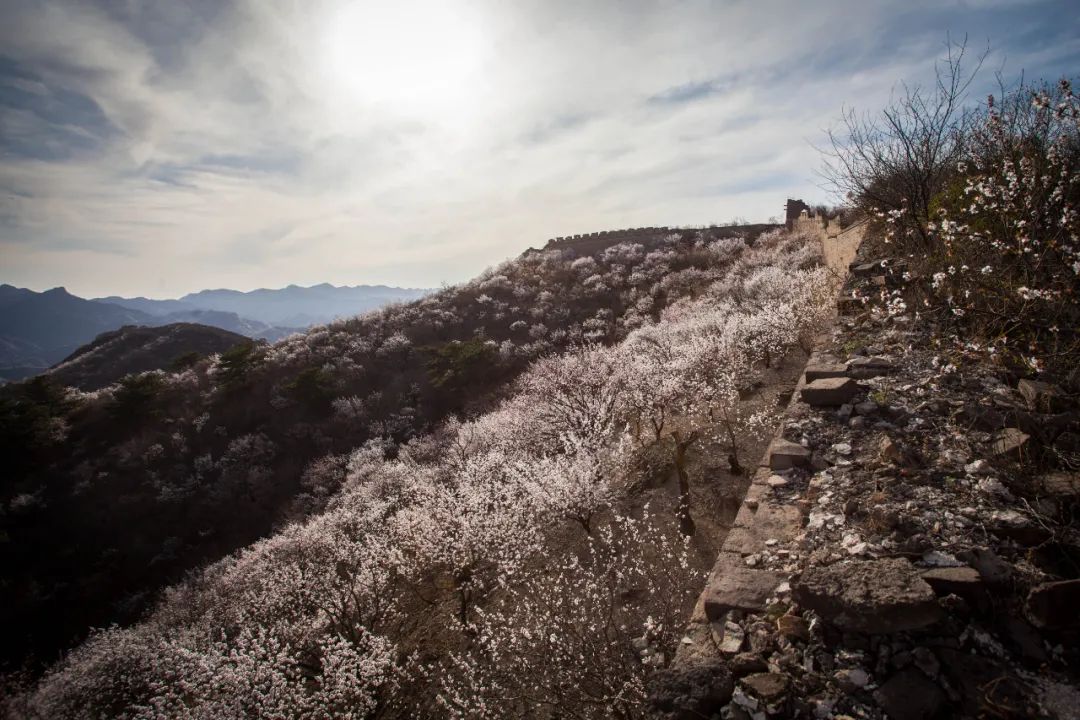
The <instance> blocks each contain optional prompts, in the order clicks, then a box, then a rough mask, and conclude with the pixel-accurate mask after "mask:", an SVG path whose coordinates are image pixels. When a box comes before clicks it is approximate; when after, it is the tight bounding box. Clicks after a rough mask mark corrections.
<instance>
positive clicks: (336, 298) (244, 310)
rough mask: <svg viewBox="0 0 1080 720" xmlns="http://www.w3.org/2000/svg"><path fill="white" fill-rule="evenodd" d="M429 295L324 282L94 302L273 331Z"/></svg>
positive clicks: (384, 287) (323, 321)
mask: <svg viewBox="0 0 1080 720" xmlns="http://www.w3.org/2000/svg"><path fill="white" fill-rule="evenodd" d="M428 292H430V291H429V290H424V289H414V288H396V287H386V286H385V285H356V286H353V287H349V286H347V285H346V286H342V287H335V286H334V285H330V284H329V283H323V284H321V285H313V286H311V287H306V288H305V287H299V286H298V285H289V286H288V287H284V288H281V289H279V290H267V289H265V288H261V289H259V290H251V291H249V292H240V291H238V290H202V291H200V292H197V293H190V294H188V295H185V296H183V297H182V298H180V299H179V300H150V299H148V298H144V297H138V298H122V297H115V296H113V297H105V298H97V299H96V302H104V303H110V304H112V305H119V306H121V307H125V308H128V309H131V310H139V311H141V312H144V313H147V314H149V315H154V316H164V315H173V314H176V313H181V312H189V313H190V312H198V311H204V310H213V311H217V312H228V313H236V314H237V315H238V316H240V317H242V318H247V319H250V320H256V321H258V322H261V323H265V324H266V325H270V326H278V327H289V328H306V327H310V326H312V325H320V324H323V323H328V322H330V321H332V320H335V319H337V318H341V317H352V316H353V315H359V314H360V313H363V312H367V311H368V310H374V309H376V308H380V307H382V306H383V305H388V304H390V303H394V302H401V301H407V300H415V299H416V298H418V297H420V296H421V295H425V294H426V293H428ZM199 322H205V321H199ZM207 324H210V325H213V324H215V323H207ZM219 327H221V326H219Z"/></svg>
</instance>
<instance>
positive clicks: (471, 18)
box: [323, 0, 483, 112]
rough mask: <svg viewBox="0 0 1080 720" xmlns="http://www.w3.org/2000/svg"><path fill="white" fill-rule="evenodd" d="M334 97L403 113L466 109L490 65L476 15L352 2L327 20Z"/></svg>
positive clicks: (409, 3)
mask: <svg viewBox="0 0 1080 720" xmlns="http://www.w3.org/2000/svg"><path fill="white" fill-rule="evenodd" d="M323 53H324V57H323V59H324V65H325V73H326V79H327V80H328V85H329V88H328V89H329V92H330V93H340V94H341V95H342V97H338V98H336V99H337V100H345V101H348V102H349V103H357V104H361V105H364V106H384V107H386V108H388V109H392V110H397V111H401V112H413V111H426V110H436V109H438V110H443V111H452V110H453V108H455V107H458V108H462V109H463V108H464V107H465V106H466V105H467V104H468V103H469V102H470V101H471V99H472V97H473V95H474V91H475V89H476V84H477V83H478V75H479V71H480V69H481V64H482V61H483V34H482V32H481V30H480V28H479V26H478V25H477V18H476V17H475V14H474V13H471V12H468V8H465V7H462V6H461V5H460V4H458V3H453V2H446V1H445V0H444V1H439V0H398V1H396V2H385V3H383V2H379V3H375V2H345V3H343V4H342V5H341V6H339V7H338V8H337V9H336V10H335V11H334V12H332V13H331V14H330V16H329V18H328V26H327V29H326V34H325V39H324V45H323Z"/></svg>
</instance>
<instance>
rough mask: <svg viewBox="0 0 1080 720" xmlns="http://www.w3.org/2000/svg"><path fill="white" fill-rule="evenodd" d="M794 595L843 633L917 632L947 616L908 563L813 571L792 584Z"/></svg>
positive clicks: (865, 562)
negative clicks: (842, 630)
mask: <svg viewBox="0 0 1080 720" xmlns="http://www.w3.org/2000/svg"><path fill="white" fill-rule="evenodd" d="M792 593H793V597H794V598H795V601H796V602H798V603H799V604H800V605H801V606H803V607H807V608H810V609H812V610H815V611H817V612H818V613H820V614H821V615H822V617H824V618H825V619H826V620H828V621H829V622H831V623H832V624H833V625H835V626H836V627H839V628H841V629H844V630H854V631H858V632H865V633H892V632H899V631H901V630H914V629H918V628H922V627H926V626H927V625H932V624H933V623H935V622H937V621H938V620H939V619H940V618H941V616H942V612H941V608H940V607H938V604H937V601H936V598H935V596H934V591H933V590H932V589H931V588H930V586H929V585H927V584H926V582H925V581H924V580H923V579H922V578H921V577H919V573H918V570H916V569H915V567H914V566H913V565H912V564H911V562H910V561H908V560H906V559H903V558H887V559H881V560H861V561H853V562H848V563H837V564H835V565H829V566H827V567H814V568H810V569H809V570H806V571H805V572H803V573H802V575H800V576H799V578H798V580H797V581H795V582H793V583H792Z"/></svg>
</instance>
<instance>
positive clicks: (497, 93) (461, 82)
mask: <svg viewBox="0 0 1080 720" xmlns="http://www.w3.org/2000/svg"><path fill="white" fill-rule="evenodd" d="M348 1H349V0H313V1H312V2H308V3H293V2H286V1H285V0H233V1H232V2H220V1H218V0H198V1H197V2H194V1H193V2H189V3H176V2H171V1H169V0H150V1H147V2H139V3H132V2H126V1H125V0H96V1H94V2H90V1H88V0H68V1H64V2H61V1H59V0H54V1H52V2H31V1H30V0H15V2H12V3H9V4H8V5H9V6H10V7H5V12H6V16H7V17H6V20H5V23H4V24H3V26H0V47H2V48H3V51H2V52H3V56H2V58H0V254H2V257H3V260H2V264H0V271H2V274H3V275H4V277H3V278H2V279H3V280H5V281H7V282H15V283H16V284H23V285H29V286H33V287H38V288H41V287H51V286H55V285H59V284H63V285H66V286H67V287H69V288H70V289H72V291H74V292H83V293H85V294H87V295H106V294H114V293H124V294H142V295H150V296H155V295H156V296H169V295H172V296H175V295H180V294H183V293H185V292H188V291H191V290H197V289H200V288H203V287H217V286H232V287H236V288H239V289H247V288H252V287H259V286H274V285H286V284H289V283H293V282H296V283H301V284H313V283H318V282H323V281H330V282H335V283H349V284H355V283H358V282H373V283H374V282H379V283H388V284H401V285H409V286H425V285H426V286H433V285H438V284H439V283H440V282H441V281H458V280H462V279H465V278H467V277H470V276H472V275H474V274H475V273H476V272H477V271H478V270H480V269H482V268H483V267H485V266H487V265H491V264H494V263H497V262H499V261H500V260H502V259H504V258H506V257H511V256H513V255H516V254H518V253H519V252H521V251H522V250H523V249H525V248H526V247H528V246H530V245H532V246H537V245H540V244H542V243H543V242H544V241H545V240H546V238H548V237H552V236H555V235H562V234H567V233H575V232H588V231H591V230H597V229H605V228H617V227H626V226H640V225H652V224H694V223H708V222H714V221H722V220H726V219H728V218H730V217H732V216H735V215H739V216H744V217H749V218H753V219H764V218H766V217H768V216H770V215H776V214H778V213H779V212H780V210H781V207H782V204H783V201H784V198H785V197H787V196H789V195H790V196H800V195H801V196H804V197H806V199H808V200H820V199H824V194H823V193H822V191H820V190H819V189H818V188H817V187H816V185H815V180H814V174H813V170H814V168H815V167H816V165H817V164H818V158H817V156H816V152H815V151H814V150H813V148H812V147H811V145H810V141H811V140H817V139H819V138H820V136H821V133H820V131H821V129H822V128H823V127H825V126H826V125H829V124H830V123H831V122H832V121H833V120H834V119H835V118H836V117H837V116H838V114H839V111H840V109H841V106H843V105H845V104H847V105H851V104H855V105H857V106H859V107H865V108H868V109H873V108H875V107H878V106H880V105H881V104H882V103H883V102H884V101H885V100H887V98H888V95H889V92H890V90H891V89H892V88H893V86H894V84H895V83H896V82H897V81H898V80H901V79H904V80H908V81H915V82H919V81H923V82H925V81H926V80H927V79H928V78H930V77H931V74H932V72H933V60H934V58H935V57H937V56H939V55H940V54H941V52H942V50H943V43H944V41H945V32H946V31H948V32H951V33H952V34H953V36H954V37H962V36H963V34H964V33H968V34H969V35H970V37H971V38H972V44H973V45H976V46H977V45H981V44H982V42H983V39H984V38H989V39H990V41H991V42H992V44H993V45H994V47H995V49H996V51H997V55H996V56H995V58H996V59H995V62H998V61H1000V59H1001V58H1005V59H1007V69H1009V70H1019V69H1021V68H1023V69H1024V70H1025V71H1027V73H1028V75H1029V77H1030V76H1031V75H1032V74H1035V75H1043V76H1050V77H1052V76H1054V75H1057V74H1060V73H1062V72H1067V71H1071V69H1072V68H1073V67H1075V66H1076V61H1077V60H1078V59H1080V42H1078V41H1077V37H1078V35H1077V33H1076V29H1077V27H1076V23H1077V20H1076V19H1075V17H1074V15H1075V13H1073V12H1071V9H1070V7H1069V3H1065V2H1049V1H1047V2H1022V3H1020V2H1017V3H1011V2H978V3H972V2H970V1H969V2H953V3H938V2H931V1H930V0H920V1H919V2H906V3H865V2H854V1H848V0H834V1H833V2H827V3H819V4H817V5H815V7H814V11H813V12H812V13H807V12H806V11H805V6H804V5H802V4H799V3H796V2H794V0H787V1H785V2H780V1H777V2H745V1H734V2H727V3H715V2H709V1H707V0H672V1H671V2H665V3H643V2H636V1H633V2H616V1H615V0H604V1H598V2H590V3H576V4H569V5H568V4H554V3H550V2H545V1H541V0H528V1H526V2H520V3H497V2H495V1H494V0H446V2H440V3H439V5H438V8H439V12H438V13H435V12H434V7H435V6H434V5H432V3H435V2H436V0H402V3H404V5H405V6H407V7H406V9H407V12H408V13H410V15H409V17H412V18H415V20H414V21H410V22H415V23H418V24H417V25H415V26H406V27H404V28H401V27H397V28H395V27H394V26H393V23H392V22H391V20H388V19H387V18H391V19H392V16H390V15H387V16H385V17H382V16H380V15H379V11H378V5H377V4H372V3H366V4H364V5H363V7H365V8H374V9H373V10H370V12H371V13H373V14H371V15H370V16H369V15H365V12H368V11H365V10H357V11H349V12H343V11H342V4H343V3H346V2H348ZM446 3H450V5H449V7H450V8H451V11H450V14H447V11H446V7H448V5H447V4H446ZM399 5H401V3H399ZM396 7H397V6H396ZM425 11H429V12H425ZM380 17H382V19H383V20H386V22H385V23H384V24H383V25H380V26H379V27H380V28H383V27H384V26H385V27H386V30H385V32H387V33H390V35H389V36H388V37H389V38H391V40H392V42H385V41H386V38H383V37H381V36H378V35H376V36H372V35H370V33H369V34H367V35H364V32H368V31H367V30H366V29H364V32H356V33H355V35H356V37H368V38H369V42H374V40H377V41H378V46H379V47H380V48H383V50H382V51H381V52H382V53H383V54H384V55H386V56H387V57H389V58H392V59H394V63H396V64H397V66H395V64H394V63H389V62H382V60H385V59H386V58H379V57H377V56H376V57H373V56H372V55H370V54H366V51H365V48H363V47H354V46H352V45H350V44H349V39H350V38H351V37H353V34H352V33H350V31H349V28H348V27H345V28H342V27H336V26H335V24H338V25H340V23H343V22H356V23H363V22H366V21H367V20H371V21H372V22H374V21H376V20H379V19H380ZM425 18H427V19H434V20H433V21H432V22H434V23H436V24H431V23H429V24H428V25H426V26H425V25H423V23H424V22H425ZM387 23H389V25H387ZM444 25H445V27H443V26H444ZM361 29H363V28H361ZM379 32H383V31H382V30H380V31H379ZM455 32H457V33H458V34H457V35H454V36H453V37H450V38H446V37H443V36H442V35H441V33H450V34H452V33H455ZM394 33H398V34H396V35H395V34H394ZM459 36H460V37H459ZM342 37H344V38H345V40H344V41H341V40H340V38H342ZM334 38H338V40H334ZM420 39H423V41H424V42H420ZM333 42H338V43H341V42H344V45H343V46H342V47H339V48H338V50H337V51H336V52H335V53H330V52H328V49H327V48H328V45H329V44H333ZM462 42H467V43H468V44H469V48H468V50H469V58H470V60H469V62H468V63H464V62H457V63H456V64H454V65H453V68H452V69H453V71H454V73H453V74H451V73H450V72H449V69H448V68H447V67H444V66H445V65H446V63H445V60H446V58H445V55H446V54H447V53H449V52H451V51H452V50H453V49H454V48H462V45H461V43H462ZM399 43H400V45H399ZM410 43H412V44H411V45H410ZM455 43H457V44H456V45H455ZM342 48H343V49H342ZM402 48H403V49H402ZM447 48H449V50H448V49H447ZM438 52H441V53H443V55H444V57H440V56H439V55H438ZM343 53H344V54H343ZM425 53H427V54H425ZM335 58H336V59H335ZM343 58H344V59H343ZM335 63H336V64H335ZM403 64H407V65H408V67H407V68H405V67H403V66H402V65H403ZM405 70H407V71H408V72H405ZM395 72H396V73H397V74H396V75H395ZM421 72H429V73H430V77H423V82H422V86H423V87H427V88H435V89H437V90H438V92H434V91H429V92H426V93H425V96H424V97H419V98H418V97H416V93H412V92H410V91H409V88H407V87H406V88H396V87H395V85H394V82H395V78H398V79H409V80H410V82H413V83H416V82H418V80H417V79H418V78H420V77H421V75H418V73H421ZM440 72H444V73H445V75H440V74H439V73H440ZM443 81H445V82H443ZM439 82H443V84H442V85H440V84H439ZM433 83H434V84H433ZM399 84H400V83H399ZM979 92H980V93H981V92H982V90H981V88H980V89H979ZM973 96H975V97H977V96H978V95H977V94H976V93H973Z"/></svg>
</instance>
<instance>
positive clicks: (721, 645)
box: [652, 210, 866, 720]
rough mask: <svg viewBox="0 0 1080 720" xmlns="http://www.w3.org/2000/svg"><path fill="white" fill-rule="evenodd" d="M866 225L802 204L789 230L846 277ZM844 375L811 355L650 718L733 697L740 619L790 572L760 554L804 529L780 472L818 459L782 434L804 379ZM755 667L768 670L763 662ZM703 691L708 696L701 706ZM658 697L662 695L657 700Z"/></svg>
mask: <svg viewBox="0 0 1080 720" xmlns="http://www.w3.org/2000/svg"><path fill="white" fill-rule="evenodd" d="M865 227H866V226H865V223H864V222H858V223H855V224H854V225H852V226H850V227H847V228H841V227H840V224H839V222H838V221H836V220H832V221H830V220H827V219H825V218H820V217H812V216H810V214H809V213H808V212H807V211H806V210H803V211H802V212H801V214H800V216H799V218H798V219H796V220H795V221H794V223H793V227H792V229H793V230H795V231H802V232H807V233H810V234H812V235H816V236H817V237H818V238H819V239H820V241H821V243H822V249H823V252H824V258H825V264H826V265H827V266H828V267H829V268H830V269H831V270H833V271H834V272H836V273H837V274H838V275H839V276H840V277H841V278H846V277H847V275H848V269H849V266H850V264H851V263H852V262H853V261H854V259H855V256H856V251H857V250H858V247H859V243H860V242H861V241H862V239H863V235H864V233H865ZM847 375H848V371H847V369H846V368H845V367H844V366H842V365H839V364H838V363H837V361H836V360H835V359H834V358H832V357H827V356H822V355H821V354H820V353H819V352H817V351H815V352H813V353H812V354H811V355H810V357H809V359H808V361H807V366H806V368H805V369H804V372H803V373H802V375H801V377H800V379H799V381H798V384H797V385H796V387H795V391H794V393H793V395H792V399H791V401H790V404H789V405H788V407H787V409H786V410H785V411H784V413H783V415H782V417H781V420H780V425H779V429H778V430H777V432H776V435H775V436H774V439H773V441H772V442H771V444H770V445H769V447H768V448H767V449H766V451H765V454H764V456H763V457H762V458H761V460H760V462H759V464H758V466H757V467H756V468H755V470H754V473H753V479H752V481H751V483H750V486H749V488H748V489H747V492H746V495H745V497H744V498H743V502H742V504H741V506H740V508H739V511H738V514H737V515H736V517H735V521H734V523H733V525H732V528H731V530H730V531H729V532H728V535H727V537H726V538H725V540H724V543H723V545H722V546H721V549H720V552H719V555H718V557H717V559H716V562H715V564H714V565H713V568H712V571H711V572H710V574H709V577H708V580H707V582H706V585H705V589H704V590H703V591H702V593H701V595H700V596H699V598H698V601H697V603H696V605H695V607H694V610H693V612H692V614H691V617H690V621H689V623H688V624H687V627H686V631H685V636H684V637H683V640H682V642H681V643H680V645H679V648H678V650H677V653H676V657H675V660H674V661H673V663H672V666H671V668H670V669H669V670H665V671H662V672H660V673H657V676H656V677H655V678H654V680H653V688H652V702H653V713H654V715H655V717H657V718H664V719H665V720H676V719H677V718H683V717H698V716H699V715H698V714H696V713H699V712H700V713H701V715H700V716H701V717H708V716H710V714H711V713H713V712H716V713H719V710H720V707H719V706H716V707H713V706H711V705H710V702H711V701H710V700H708V698H709V697H712V696H714V695H715V696H716V697H717V699H719V697H722V696H724V695H726V694H727V697H728V698H730V695H729V694H728V693H730V688H731V686H732V679H733V675H734V670H733V668H732V667H731V665H732V659H733V657H734V656H736V655H738V654H739V652H740V650H741V649H742V648H744V647H746V645H747V644H748V641H747V637H746V633H745V630H744V628H743V627H742V626H741V625H739V624H738V621H740V620H741V619H743V618H744V617H746V616H747V615H748V614H750V615H753V614H757V613H763V612H765V611H766V609H767V607H768V606H769V604H770V601H771V600H773V601H774V600H775V598H776V596H777V594H778V593H781V594H784V593H787V592H789V588H788V580H789V573H785V572H783V571H778V570H777V569H776V568H770V569H766V568H764V567H762V566H761V565H760V564H759V562H758V561H757V558H758V557H760V556H763V555H765V554H767V553H769V552H770V551H772V550H774V549H777V548H785V547H789V546H791V545H793V544H794V543H795V541H796V539H797V538H798V537H799V536H800V535H801V534H802V533H803V532H804V528H805V526H806V522H807V515H808V510H809V507H808V503H807V502H806V500H805V498H804V497H802V495H803V493H802V492H799V491H800V490H804V488H800V487H797V485H796V484H795V483H793V481H792V480H789V479H788V478H787V477H785V475H786V472H785V471H787V470H790V469H792V468H795V467H805V466H808V465H810V464H811V462H812V461H817V458H812V457H811V452H810V451H809V450H807V449H806V448H804V447H803V446H802V445H799V444H796V443H793V442H789V441H787V440H785V439H784V438H783V433H784V428H785V425H786V423H787V421H788V420H789V419H790V418H792V417H793V416H794V415H797V414H798V409H799V407H800V405H801V404H802V402H801V397H802V395H803V394H804V390H805V389H806V386H807V384H808V383H809V382H813V381H814V380H818V379H822V378H836V379H837V381H838V384H840V383H842V382H843V381H844V380H848V382H850V380H849V379H848V378H847ZM778 473H779V474H778ZM784 552H787V551H786V550H784ZM792 559H793V560H794V558H792ZM756 669H757V670H758V671H767V670H768V668H767V667H766V666H765V665H764V664H762V666H761V667H760V668H756ZM759 674H760V675H761V676H762V679H763V681H769V680H773V679H774V678H773V677H771V676H770V674H769V673H768V672H759ZM785 690H786V689H785ZM702 695H704V697H705V700H704V701H703V704H698V701H699V700H700V699H701V696H702ZM658 698H662V699H660V700H659V701H658ZM669 702H671V703H673V704H672V706H671V707H667V706H666V705H667V704H668V703H669ZM724 702H725V703H726V702H727V700H725V701H724ZM687 703H689V705H687ZM762 709H763V710H764V709H765V708H764V707H762ZM687 710H688V711H689V712H686V711H687ZM747 716H749V714H748V715H747ZM755 717H756V716H755ZM763 717H764V715H763Z"/></svg>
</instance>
